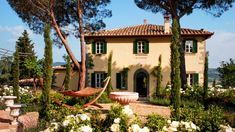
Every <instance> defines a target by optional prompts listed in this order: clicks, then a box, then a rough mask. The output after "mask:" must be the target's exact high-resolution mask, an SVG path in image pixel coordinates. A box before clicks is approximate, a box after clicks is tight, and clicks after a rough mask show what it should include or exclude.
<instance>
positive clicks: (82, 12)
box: [7, 0, 111, 89]
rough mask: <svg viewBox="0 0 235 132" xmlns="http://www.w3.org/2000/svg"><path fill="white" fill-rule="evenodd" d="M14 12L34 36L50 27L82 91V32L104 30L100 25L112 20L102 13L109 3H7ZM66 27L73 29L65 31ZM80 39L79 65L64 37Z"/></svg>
mask: <svg viewBox="0 0 235 132" xmlns="http://www.w3.org/2000/svg"><path fill="white" fill-rule="evenodd" d="M7 1H8V3H9V4H10V6H11V7H12V8H13V10H15V11H16V13H17V14H18V15H19V17H20V18H22V19H23V21H24V22H26V23H27V24H28V25H29V28H30V29H32V30H33V31H35V32H36V33H42V29H43V28H42V27H43V26H44V24H45V23H50V24H51V25H52V27H53V28H54V31H55V35H56V36H55V40H56V42H59V44H60V45H61V44H63V46H64V47H65V49H66V51H67V53H68V55H69V56H70V58H71V60H72V61H73V63H74V65H75V66H76V67H77V68H78V69H79V72H80V73H79V76H80V77H79V79H80V80H79V88H80V89H83V88H84V87H85V78H86V66H85V56H86V55H85V39H84V33H85V32H90V31H91V32H92V31H95V30H99V29H101V28H103V27H105V24H104V22H103V21H102V19H103V18H105V17H111V11H110V10H107V9H105V7H106V6H107V5H108V4H109V3H110V0H95V1H94V0H85V1H84V0H70V1H69V0H60V1H55V0H49V1H48V0H37V1H34V2H32V1H25V0H7ZM67 27H71V28H73V29H71V30H67ZM69 35H74V36H75V37H77V38H78V37H79V38H80V46H81V47H80V48H81V65H80V64H79V63H78V61H77V59H76V58H75V56H74V54H73V53H72V50H71V49H70V47H69V43H68V41H67V37H68V36H69Z"/></svg>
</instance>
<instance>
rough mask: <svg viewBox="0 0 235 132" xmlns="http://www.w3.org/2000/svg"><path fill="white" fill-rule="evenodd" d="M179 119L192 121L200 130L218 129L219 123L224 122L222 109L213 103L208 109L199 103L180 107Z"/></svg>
mask: <svg viewBox="0 0 235 132" xmlns="http://www.w3.org/2000/svg"><path fill="white" fill-rule="evenodd" d="M180 119H181V120H184V121H192V122H193V123H195V124H196V125H197V126H198V127H199V128H200V129H201V131H218V130H219V128H220V125H221V124H224V123H225V121H224V117H223V111H222V109H221V108H219V107H218V106H213V105H212V106H209V108H208V110H204V107H203V106H201V105H198V106H196V107H194V108H190V107H184V108H181V115H180Z"/></svg>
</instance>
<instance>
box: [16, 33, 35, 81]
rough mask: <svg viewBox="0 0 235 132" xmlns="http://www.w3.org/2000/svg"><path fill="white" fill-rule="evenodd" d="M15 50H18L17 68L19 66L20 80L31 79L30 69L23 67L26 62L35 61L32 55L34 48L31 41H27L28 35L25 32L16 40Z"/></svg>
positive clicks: (33, 54)
mask: <svg viewBox="0 0 235 132" xmlns="http://www.w3.org/2000/svg"><path fill="white" fill-rule="evenodd" d="M16 45H17V48H18V50H19V55H20V56H19V64H20V65H19V66H20V79H25V78H31V77H32V76H33V75H32V74H31V73H32V71H30V70H31V69H28V68H27V67H26V66H25V63H26V61H27V60H28V61H33V62H35V61H36V56H35V53H34V50H33V48H34V46H33V43H32V41H31V40H30V39H29V34H28V33H27V31H26V30H24V32H23V33H22V36H21V37H19V38H18V40H17V42H16Z"/></svg>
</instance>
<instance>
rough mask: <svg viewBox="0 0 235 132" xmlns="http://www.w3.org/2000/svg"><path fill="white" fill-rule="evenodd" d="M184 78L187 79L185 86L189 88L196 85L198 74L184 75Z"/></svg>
mask: <svg viewBox="0 0 235 132" xmlns="http://www.w3.org/2000/svg"><path fill="white" fill-rule="evenodd" d="M186 77H187V84H188V85H189V86H193V85H197V84H198V73H190V74H186Z"/></svg>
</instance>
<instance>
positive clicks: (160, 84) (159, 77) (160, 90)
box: [156, 55, 162, 96]
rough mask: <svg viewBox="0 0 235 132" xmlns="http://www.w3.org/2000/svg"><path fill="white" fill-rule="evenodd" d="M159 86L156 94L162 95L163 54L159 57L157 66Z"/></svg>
mask: <svg viewBox="0 0 235 132" xmlns="http://www.w3.org/2000/svg"><path fill="white" fill-rule="evenodd" d="M156 77H157V88H156V94H157V96H160V95H161V94H162V55H160V56H159V58H158V66H157V75H156Z"/></svg>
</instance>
